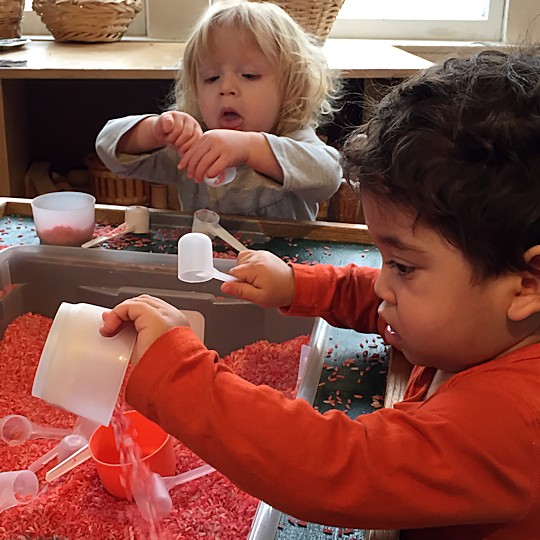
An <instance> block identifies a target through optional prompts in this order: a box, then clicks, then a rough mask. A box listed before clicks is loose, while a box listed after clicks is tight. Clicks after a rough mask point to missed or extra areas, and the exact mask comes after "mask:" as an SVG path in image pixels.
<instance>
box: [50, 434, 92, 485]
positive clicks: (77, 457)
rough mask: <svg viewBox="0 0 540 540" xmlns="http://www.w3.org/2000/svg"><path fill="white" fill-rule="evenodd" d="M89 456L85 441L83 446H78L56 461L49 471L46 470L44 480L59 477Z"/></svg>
mask: <svg viewBox="0 0 540 540" xmlns="http://www.w3.org/2000/svg"><path fill="white" fill-rule="evenodd" d="M90 457H91V454H90V448H89V446H88V443H86V444H85V445H84V446H82V447H81V448H79V450H77V451H76V452H74V453H73V454H71V455H70V456H68V457H67V458H66V459H64V460H63V461H61V462H60V463H58V465H56V466H55V467H53V468H52V469H51V470H50V471H47V474H46V475H45V480H46V481H47V482H52V481H53V480H56V479H57V478H60V477H61V476H62V475H64V474H66V473H67V472H69V471H71V470H72V469H74V468H75V467H78V466H79V465H80V464H81V463H84V462H85V461H87V460H89V459H90Z"/></svg>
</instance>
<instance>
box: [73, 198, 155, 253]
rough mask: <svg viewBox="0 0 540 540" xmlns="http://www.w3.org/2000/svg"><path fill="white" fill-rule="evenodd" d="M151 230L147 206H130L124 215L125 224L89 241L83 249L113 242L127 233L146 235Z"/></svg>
mask: <svg viewBox="0 0 540 540" xmlns="http://www.w3.org/2000/svg"><path fill="white" fill-rule="evenodd" d="M149 230H150V211H149V210H148V208H146V206H138V205H135V206H128V207H127V208H126V212H125V214H124V223H122V224H120V225H118V227H116V228H115V229H113V230H112V231H111V232H110V233H109V234H104V235H102V236H98V237H97V238H93V239H92V240H88V242H85V243H84V244H83V245H82V246H81V247H82V248H91V247H94V246H97V245H98V244H101V243H103V242H106V241H107V240H112V239H113V238H116V237H117V236H122V235H123V234H127V233H135V234H146V233H147V232H148V231H149Z"/></svg>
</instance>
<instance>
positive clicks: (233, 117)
mask: <svg viewBox="0 0 540 540" xmlns="http://www.w3.org/2000/svg"><path fill="white" fill-rule="evenodd" d="M243 123H244V119H243V118H242V117H241V116H240V115H239V114H238V113H237V112H236V111H233V110H232V109H225V110H223V111H221V114H220V116H219V127H220V128H222V129H240V128H241V127H242V124H243Z"/></svg>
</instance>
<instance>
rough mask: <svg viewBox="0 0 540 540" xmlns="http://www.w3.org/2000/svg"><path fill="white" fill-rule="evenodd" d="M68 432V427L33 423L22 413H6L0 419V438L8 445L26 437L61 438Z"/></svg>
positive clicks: (69, 431) (19, 441) (12, 444)
mask: <svg viewBox="0 0 540 540" xmlns="http://www.w3.org/2000/svg"><path fill="white" fill-rule="evenodd" d="M70 433H72V431H71V430H70V429H64V428H55V427H48V426H40V425H38V424H34V423H33V422H31V421H30V420H28V418H26V416H23V415H22V414H8V415H7V416H4V417H3V418H1V419H0V440H2V441H4V442H6V443H7V444H9V445H10V446H18V445H19V444H23V443H24V442H26V441H27V440H28V439H47V438H49V439H61V438H62V437H65V436H66V435H69V434H70Z"/></svg>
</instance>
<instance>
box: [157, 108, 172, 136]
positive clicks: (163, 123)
mask: <svg viewBox="0 0 540 540" xmlns="http://www.w3.org/2000/svg"><path fill="white" fill-rule="evenodd" d="M159 125H160V128H161V131H163V133H164V134H165V135H168V134H169V133H170V132H171V131H172V130H173V129H174V117H173V115H172V114H171V113H168V112H166V113H163V114H162V115H161V116H160V118H159Z"/></svg>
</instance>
